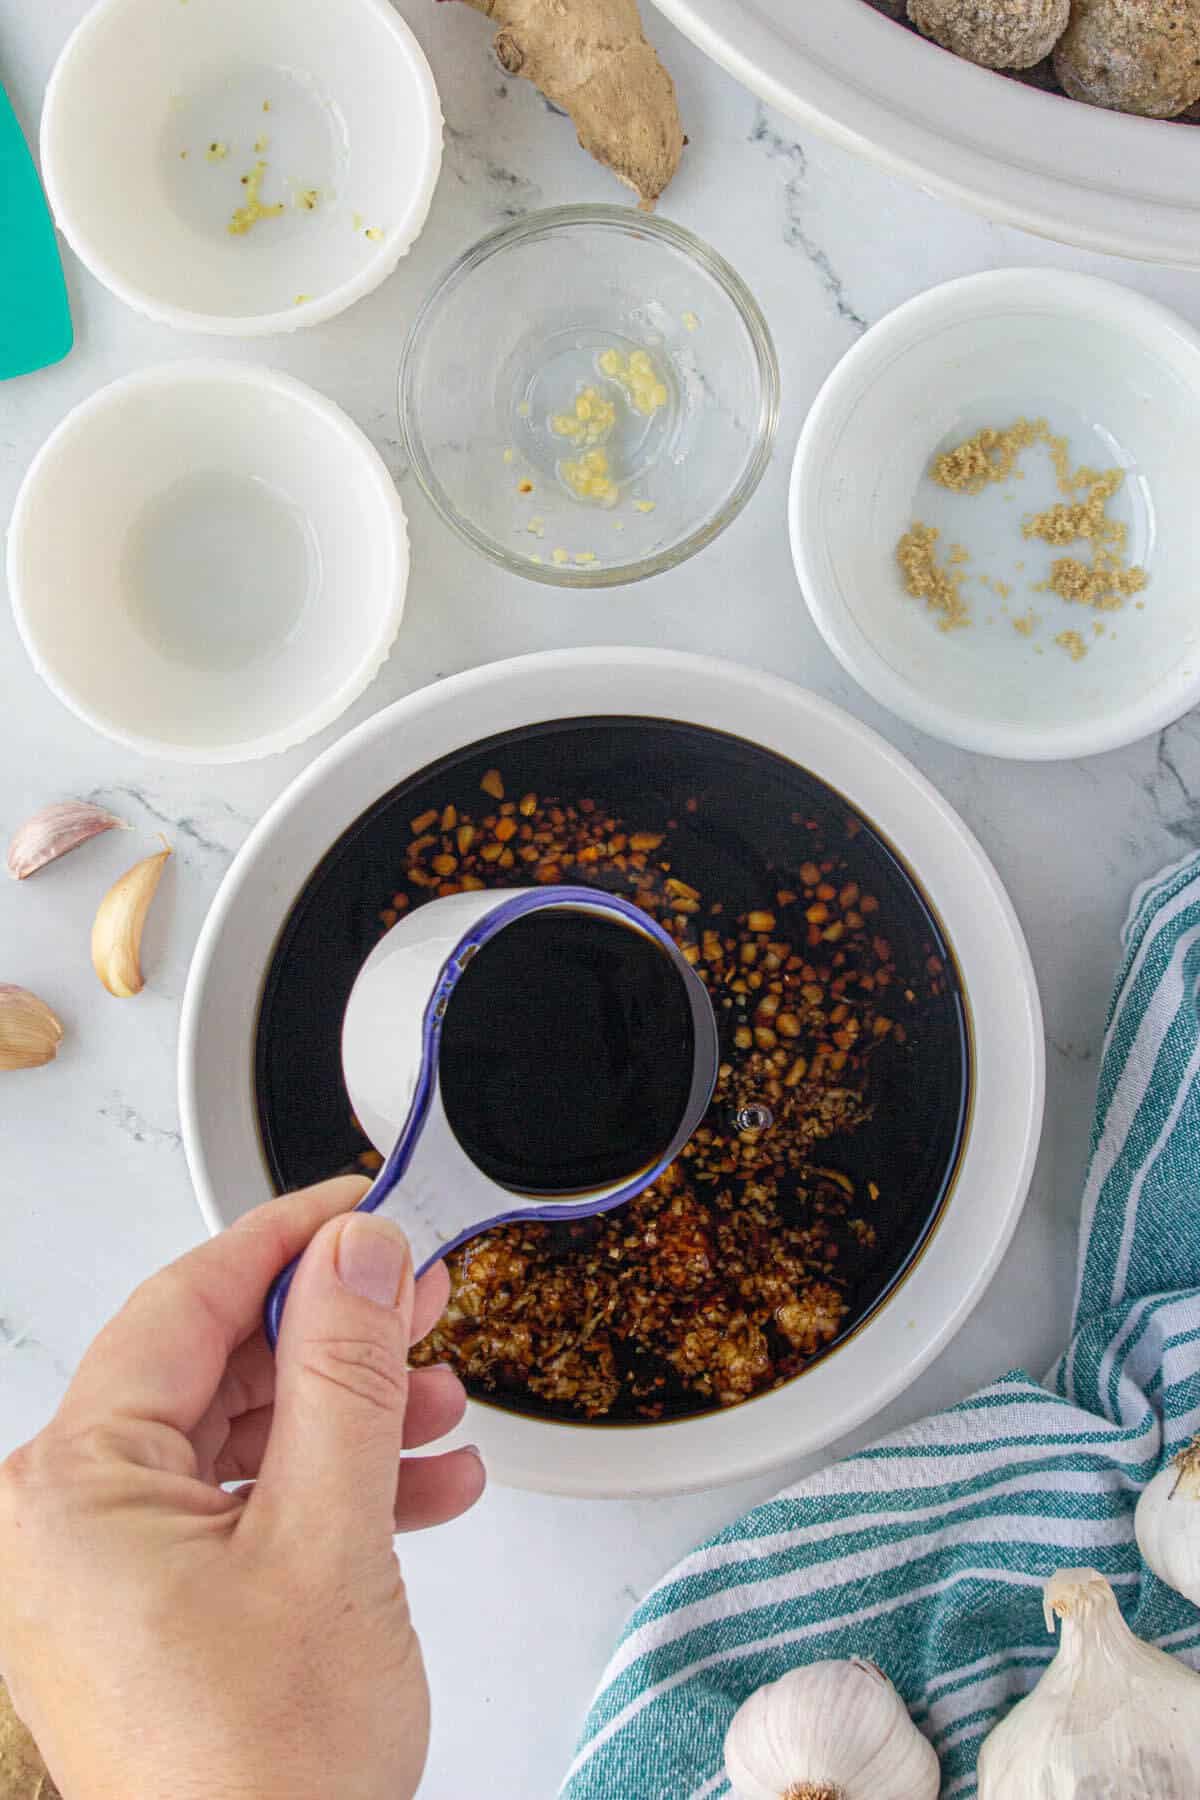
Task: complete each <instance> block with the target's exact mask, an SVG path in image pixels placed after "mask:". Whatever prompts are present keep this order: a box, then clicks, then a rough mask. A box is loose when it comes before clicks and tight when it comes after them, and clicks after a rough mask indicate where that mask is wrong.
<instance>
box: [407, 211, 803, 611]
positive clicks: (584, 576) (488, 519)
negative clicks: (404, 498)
mask: <svg viewBox="0 0 1200 1800" xmlns="http://www.w3.org/2000/svg"><path fill="white" fill-rule="evenodd" d="M610 413H611V416H610ZM778 420H779V365H778V363H777V361H776V357H775V349H774V345H773V344H772V342H771V335H770V332H769V331H768V329H767V324H766V320H765V319H764V318H763V316H762V313H761V312H760V311H759V308H758V306H757V304H756V303H755V301H754V299H753V297H752V296H751V294H750V293H749V291H748V290H747V288H746V287H745V285H744V283H743V282H742V281H741V279H740V278H739V277H738V276H737V275H736V274H735V273H734V271H733V269H731V268H730V266H729V264H728V263H727V262H725V261H724V260H723V259H722V258H721V257H719V256H718V255H717V254H716V252H715V251H713V250H710V249H709V247H708V245H707V244H704V243H702V242H701V241H700V239H699V238H697V237H693V235H692V234H691V232H689V231H685V230H683V229H682V227H681V226H679V225H672V224H669V223H668V222H667V221H666V220H662V219H648V218H644V217H643V216H642V215H641V214H639V213H635V212H632V211H630V210H628V209H626V208H623V207H618V206H565V207H558V208H555V209H553V210H550V211H547V212H540V213H534V214H533V215H532V216H530V217H529V218H526V219H522V220H520V221H519V222H518V223H517V224H515V225H511V226H506V227H505V229H504V230H502V231H498V232H495V233H493V234H492V235H491V236H490V237H486V238H484V239H482V241H481V242H480V243H478V244H476V245H475V246H474V247H473V248H472V249H470V250H468V251H467V253H466V254H465V256H463V257H461V258H460V260H459V261H458V262H456V263H455V264H454V266H453V267H452V268H451V269H449V270H448V271H447V273H446V274H445V275H444V276H443V277H442V279H441V280H440V281H439V282H438V284H437V285H436V287H435V288H434V289H433V291H432V292H431V293H430V294H429V296H428V297H427V299H426V300H425V302H424V304H423V305H422V307H421V309H420V311H419V312H418V314H417V316H416V319H415V320H414V322H413V326H412V329H411V331H410V332H409V335H408V340H407V342H406V343H405V346H404V351H403V355H402V357H401V362H400V429H401V433H402V436H403V442H404V448H405V452H406V454H407V456H408V458H409V461H410V462H411V464H412V467H413V469H414V470H415V471H416V474H417V479H418V480H419V481H420V483H421V486H422V487H423V488H424V490H425V492H426V494H427V495H428V496H429V498H430V500H432V502H433V504H434V505H435V506H436V507H437V509H438V511H439V512H440V513H441V514H442V517H443V518H444V519H446V520H447V521H448V523H449V524H451V525H452V526H453V527H454V529H455V530H456V531H457V532H459V533H460V534H461V535H462V536H463V537H464V538H466V539H467V541H468V543H471V544H473V545H474V546H475V548H476V549H477V550H480V551H482V553H483V554H484V555H485V556H488V557H490V558H491V559H492V561H493V562H497V563H500V564H501V566H502V567H504V568H506V569H509V570H511V571H512V572H513V573H514V574H517V575H525V576H528V577H529V578H530V580H533V581H544V582H549V583H552V584H554V585H557V586H561V587H577V588H585V587H616V586H618V585H620V584H621V583H624V582H631V581H641V580H643V579H644V578H645V577H646V576H648V575H657V574H658V573H659V572H660V571H661V570H663V569H670V568H673V567H674V566H675V565H676V564H677V563H681V562H683V561H684V560H685V559H686V558H687V557H689V556H691V555H692V554H693V553H694V552H695V551H697V550H700V549H702V548H703V547H704V545H705V544H708V543H711V541H712V539H713V538H715V537H716V536H717V534H718V532H720V531H723V530H724V529H725V527H726V525H728V524H729V523H730V521H731V520H732V519H735V518H736V517H737V515H738V513H739V512H740V511H741V509H742V507H743V506H744V505H745V504H746V502H747V500H748V499H749V498H750V496H751V494H752V493H753V492H754V490H755V488H756V487H757V486H758V483H759V480H760V479H761V477H762V474H763V471H764V469H765V468H766V466H767V462H768V460H769V458H770V455H771V447H772V444H773V443H774V439H775V430H776V426H777V424H778ZM597 453H598V454H597ZM580 487H582V488H583V489H584V493H583V495H582V497H581V496H580V495H579V493H578V492H577V490H578V489H579V488H580Z"/></svg>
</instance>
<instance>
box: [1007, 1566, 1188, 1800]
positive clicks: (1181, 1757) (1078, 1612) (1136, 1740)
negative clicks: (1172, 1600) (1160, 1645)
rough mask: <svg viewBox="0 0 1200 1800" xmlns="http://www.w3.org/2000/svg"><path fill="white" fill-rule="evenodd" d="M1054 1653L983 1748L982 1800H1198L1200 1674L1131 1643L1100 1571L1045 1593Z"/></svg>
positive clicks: (1067, 1577) (1068, 1574)
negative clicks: (1056, 1640)
mask: <svg viewBox="0 0 1200 1800" xmlns="http://www.w3.org/2000/svg"><path fill="white" fill-rule="evenodd" d="M1045 1608H1046V1625H1047V1628H1048V1629H1049V1630H1051V1631H1053V1630H1054V1619H1055V1616H1056V1615H1057V1617H1058V1618H1060V1619H1061V1620H1062V1641H1061V1642H1060V1644H1059V1647H1058V1654H1057V1656H1056V1657H1055V1658H1054V1661H1053V1662H1052V1663H1051V1664H1050V1667H1049V1668H1048V1669H1047V1670H1046V1673H1045V1674H1044V1675H1043V1676H1042V1679H1041V1680H1040V1681H1039V1682H1038V1684H1037V1686H1036V1688H1034V1690H1033V1692H1032V1694H1027V1695H1026V1697H1025V1699H1024V1700H1021V1701H1019V1702H1018V1704H1017V1705H1016V1706H1014V1707H1013V1710H1012V1711H1011V1712H1010V1713H1009V1715H1008V1717H1007V1718H1006V1719H1002V1720H1001V1722H1000V1724H999V1725H997V1726H996V1728H995V1730H994V1731H992V1732H991V1733H990V1734H989V1736H988V1737H987V1738H986V1740H985V1741H984V1745H983V1748H982V1750H981V1751H980V1752H979V1763H978V1768H977V1775H978V1780H979V1800H1101V1797H1102V1796H1108V1795H1111V1796H1113V1800H1118V1797H1119V1800H1195V1796H1196V1795H1197V1794H1200V1675H1195V1674H1193V1672H1192V1670H1191V1669H1189V1668H1188V1667H1187V1666H1186V1665H1185V1664H1184V1663H1181V1662H1177V1661H1176V1660H1175V1658H1174V1657H1172V1656H1167V1655H1165V1654H1164V1652H1163V1651H1161V1650H1156V1649H1155V1648H1154V1646H1153V1644H1144V1643H1143V1642H1142V1640H1141V1639H1140V1638H1136V1637H1134V1635H1133V1633H1132V1631H1130V1629H1129V1627H1128V1625H1126V1623H1125V1621H1124V1619H1123V1618H1122V1617H1121V1614H1120V1611H1119V1610H1118V1607H1117V1599H1116V1595H1115V1594H1114V1593H1113V1591H1112V1589H1111V1587H1109V1585H1108V1583H1107V1581H1106V1580H1105V1579H1104V1577H1103V1575H1098V1574H1097V1573H1096V1571H1095V1569H1060V1570H1059V1572H1058V1574H1057V1575H1055V1576H1054V1577H1053V1578H1052V1579H1051V1580H1050V1581H1048V1582H1047V1583H1046V1590H1045Z"/></svg>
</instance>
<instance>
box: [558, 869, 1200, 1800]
mask: <svg viewBox="0 0 1200 1800" xmlns="http://www.w3.org/2000/svg"><path fill="white" fill-rule="evenodd" d="M1122 944H1123V948H1124V958H1123V961H1122V965H1121V970H1120V974H1119V978H1118V981H1117V990H1116V996H1115V998H1114V1001H1113V1005H1112V1008H1111V1011H1110V1014H1109V1020H1108V1025H1107V1030H1106V1035H1105V1043H1104V1054H1103V1059H1102V1063H1101V1068H1100V1085H1099V1094H1098V1097H1097V1102H1096V1123H1095V1128H1094V1131H1093V1137H1092V1152H1091V1162H1090V1166H1089V1170H1088V1177H1087V1184H1086V1187H1085V1189H1084V1196H1083V1217H1082V1224H1081V1237H1080V1246H1081V1247H1080V1267H1079V1282H1078V1289H1077V1295H1076V1308H1075V1317H1074V1320H1073V1325H1072V1337H1071V1342H1070V1344H1069V1346H1068V1348H1067V1349H1066V1351H1065V1354H1064V1355H1063V1357H1062V1358H1061V1360H1060V1361H1059V1362H1058V1363H1057V1364H1056V1365H1055V1367H1054V1368H1053V1369H1052V1370H1051V1372H1050V1374H1049V1376H1048V1377H1047V1379H1046V1381H1045V1382H1044V1383H1040V1382H1037V1381H1034V1380H1031V1378H1030V1377H1029V1376H1028V1375H1026V1374H1024V1373H1022V1372H1021V1371H1016V1372H1014V1373H1011V1374H1008V1375H1005V1376H1003V1377H1002V1378H1001V1379H1000V1380H999V1381H997V1382H995V1383H994V1384H993V1386H991V1387H989V1388H986V1389H984V1391H983V1392H982V1393H979V1394H976V1395H974V1396H973V1398H971V1399H970V1400H966V1401H964V1402H963V1403H962V1405H960V1406H957V1407H955V1408H954V1409H953V1410H952V1411H951V1412H947V1413H943V1414H942V1415H941V1416H939V1417H937V1418H932V1419H926V1420H924V1421H923V1422H922V1423H921V1424H919V1425H915V1426H913V1427H912V1428H911V1429H910V1430H908V1431H904V1432H900V1433H898V1434H897V1435H896V1436H894V1437H891V1438H888V1439H886V1440H884V1441H883V1442H882V1443H880V1444H877V1445H876V1446H875V1447H874V1448H872V1449H869V1450H864V1451H863V1452H862V1453H861V1454H859V1455H858V1456H854V1457H851V1458H849V1459H848V1460H847V1461H846V1462H843V1463H839V1464H838V1465H836V1466H835V1467H833V1468H830V1469H828V1470H826V1471H825V1472H824V1473H823V1474H821V1475H819V1476H816V1477H815V1478H813V1479H812V1480H809V1481H804V1482H801V1483H800V1484H799V1485H798V1486H796V1487H794V1488H790V1489H788V1490H787V1491H786V1492H784V1493H782V1494H780V1495H779V1496H778V1497H777V1498H776V1499H774V1500H771V1501H769V1502H768V1503H767V1504H766V1505H765V1506H760V1507H758V1508H757V1509H756V1510H755V1511H753V1512H751V1513H750V1514H748V1515H747V1516H746V1517H745V1518H743V1519H739V1520H738V1522H737V1524H735V1525H732V1526H731V1527H730V1528H729V1529H728V1530H727V1531H725V1532H723V1533H722V1534H721V1536H720V1537H718V1538H716V1539H714V1540H713V1542H712V1543H710V1544H707V1545H705V1546H704V1547H703V1548H702V1549H700V1550H697V1551H696V1552H695V1553H694V1555H692V1556H690V1557H688V1558H687V1559H686V1560H685V1561H684V1562H682V1563H681V1564H680V1565H679V1566H678V1567H677V1568H676V1569H674V1570H673V1571H672V1572H671V1574H670V1575H668V1576H667V1578H666V1580H665V1581H663V1582H661V1583H660V1584H659V1586H658V1587H657V1588H655V1589H654V1590H653V1592H652V1593H651V1594H650V1595H649V1596H648V1597H647V1599H646V1600H645V1601H644V1602H643V1604H642V1605H641V1606H640V1607H639V1609H638V1611H637V1612H636V1613H635V1614H634V1616H633V1618H632V1619H631V1620H630V1622H629V1625H628V1627H627V1629H626V1632H625V1635H624V1637H623V1639H622V1641H621V1643H620V1644H619V1646H618V1648H617V1651H616V1654H615V1655H614V1657H613V1659H612V1662H611V1663H610V1664H609V1667H608V1670H607V1671H606V1673H605V1676H604V1681H603V1684H602V1686H601V1689H600V1692H599V1694H598V1696H597V1698H596V1700H595V1702H594V1704H593V1706H592V1710H591V1713H590V1715H589V1717H588V1720H587V1724H586V1727H585V1729H584V1733H583V1737H582V1740H581V1744H580V1749H579V1753H578V1755H577V1757H576V1759H575V1762H574V1764H573V1765H572V1768H571V1770H570V1772H569V1774H568V1776H567V1779H566V1783H565V1785H564V1788H563V1795H564V1797H565V1800H709V1797H710V1796H711V1797H712V1800H718V1797H719V1796H727V1795H729V1794H730V1793H731V1789H730V1787H729V1784H728V1783H727V1781H726V1780H725V1777H724V1774H723V1772H722V1766H721V1744H722V1740H723V1738H724V1735H725V1728H726V1726H727V1725H728V1723H729V1721H730V1719H731V1718H732V1716H733V1713H734V1711H735V1709H736V1708H737V1706H738V1705H739V1703H740V1702H741V1701H742V1700H743V1699H744V1698H745V1697H746V1695H747V1694H749V1693H751V1692H752V1691H753V1689H755V1688H756V1687H758V1686H759V1685H760V1684H761V1683H762V1682H765V1681H771V1680H773V1679H774V1678H775V1677H776V1676H778V1675H781V1674H782V1673H783V1672H784V1671H785V1670H786V1669H788V1668H791V1667H793V1666H795V1665H796V1664H797V1663H804V1662H812V1661H815V1660H816V1659H817V1658H819V1657H837V1656H848V1655H851V1654H857V1655H862V1656H868V1657H870V1658H872V1659H873V1660H874V1661H875V1662H877V1663H879V1664H880V1666H881V1667H882V1668H884V1669H886V1670H887V1672H888V1674H889V1675H890V1676H891V1677H892V1679H893V1681H895V1683H896V1685H897V1687H898V1688H899V1689H900V1691H901V1693H902V1694H903V1695H904V1697H905V1699H906V1700H907V1701H908V1704H909V1706H910V1708H911V1710H912V1714H913V1717H914V1719H915V1720H916V1721H917V1723H918V1724H919V1725H920V1726H921V1728H922V1730H923V1731H925V1733H926V1734H927V1735H928V1737H929V1738H930V1740H931V1741H932V1743H933V1744H934V1746H935V1748H936V1749H937V1751H938V1754H939V1756H940V1758H941V1763H942V1794H943V1796H955V1797H956V1800H957V1796H960V1795H962V1796H967V1795H970V1794H973V1793H974V1792H975V1791H976V1784H975V1774H974V1770H975V1759H976V1754H977V1752H978V1749H979V1745H980V1742H981V1740H982V1739H983V1737H984V1736H985V1735H986V1733H987V1732H988V1731H989V1730H990V1728H991V1727H992V1725H994V1724H995V1722H996V1720H997V1719H999V1718H1000V1717H1001V1716H1002V1715H1003V1714H1004V1712H1005V1711H1006V1710H1007V1709H1008V1708H1009V1707H1010V1706H1011V1705H1012V1704H1013V1703H1014V1702H1015V1701H1016V1700H1017V1699H1019V1698H1020V1697H1021V1695H1023V1694H1025V1693H1026V1692H1028V1690H1029V1689H1030V1688H1031V1687H1032V1686H1033V1685H1034V1684H1035V1682H1036V1681H1037V1679H1038V1677H1039V1675H1040V1674H1041V1672H1042V1670H1043V1669H1044V1668H1045V1666H1046V1664H1047V1663H1048V1662H1049V1661H1050V1659H1051V1657H1052V1656H1053V1654H1054V1649H1055V1645H1054V1641H1053V1640H1052V1639H1051V1638H1049V1637H1048V1636H1047V1634H1046V1629H1045V1625H1044V1623H1043V1620H1042V1605H1041V1585H1042V1583H1043V1581H1044V1580H1045V1579H1046V1578H1047V1576H1049V1575H1050V1574H1052V1573H1053V1571H1054V1570H1055V1569H1057V1568H1060V1567H1063V1566H1067V1565H1071V1564H1080V1563H1086V1564H1091V1565H1092V1566H1093V1567H1095V1568H1097V1569H1100V1570H1101V1571H1102V1572H1103V1573H1104V1574H1105V1575H1107V1576H1108V1578H1109V1580H1110V1581H1111V1582H1112V1583H1113V1586H1114V1587H1115V1589H1116V1591H1117V1594H1118V1596H1119V1598H1120V1601H1121V1606H1122V1609H1123V1611H1124V1612H1125V1614H1126V1616H1127V1618H1128V1619H1129V1621H1130V1623H1131V1624H1132V1625H1133V1627H1134V1629H1135V1630H1136V1631H1137V1632H1138V1633H1139V1634H1140V1635H1141V1636H1142V1637H1145V1638H1150V1639H1152V1640H1153V1641H1154V1642H1155V1643H1157V1644H1159V1645H1160V1646H1162V1647H1163V1648H1164V1649H1169V1650H1172V1651H1174V1652H1175V1653H1177V1654H1178V1655H1180V1656H1181V1657H1183V1659H1184V1660H1185V1661H1187V1662H1188V1663H1189V1664H1190V1665H1191V1666H1192V1667H1193V1668H1200V1611H1198V1610H1197V1608H1196V1607H1194V1606H1192V1605H1191V1604H1190V1603H1189V1602H1188V1601H1185V1600H1183V1599H1182V1598H1180V1596H1179V1595H1177V1594H1174V1593H1173V1592H1172V1591H1171V1590H1170V1589H1169V1588H1167V1587H1165V1586H1164V1585H1163V1584H1162V1583H1161V1582H1159V1581H1157V1580H1156V1579H1155V1578H1154V1577H1153V1576H1152V1575H1150V1574H1149V1573H1148V1571H1145V1570H1144V1569H1143V1568H1142V1565H1141V1563H1140V1561H1139V1558H1138V1552H1137V1546H1136V1544H1135V1542H1134V1537H1133V1510H1134V1507H1135V1505H1136V1503H1137V1498H1138V1495H1139V1493H1140V1491H1141V1489H1142V1487H1143V1486H1144V1484H1145V1483H1146V1482H1147V1481H1148V1480H1149V1478H1150V1477H1151V1476H1152V1475H1153V1474H1154V1472H1155V1471H1156V1470H1157V1469H1158V1468H1160V1467H1161V1466H1162V1464H1163V1462H1164V1460H1165V1459H1166V1457H1167V1456H1169V1455H1171V1454H1173V1452H1174V1451H1175V1450H1177V1449H1178V1448H1179V1447H1180V1446H1181V1445H1183V1444H1184V1443H1185V1442H1187V1441H1188V1440H1189V1439H1190V1438H1191V1437H1192V1436H1193V1435H1195V1434H1196V1433H1197V1432H1200V1082H1198V1081H1197V1075H1198V1074H1200V1003H1198V984H1200V857H1189V858H1188V859H1187V860H1186V861H1185V862H1183V863H1180V864H1178V865H1177V866H1176V867H1175V868H1172V869H1168V870H1166V871H1165V872H1164V873H1163V874H1162V875H1160V876H1158V877H1157V878H1156V879H1155V880H1154V881H1151V882H1148V883H1146V885H1145V886H1144V887H1142V888H1139V890H1138V891H1137V893H1136V894H1135V895H1134V897H1133V903H1132V906H1131V909H1130V914H1129V919H1128V921H1127V923H1126V926H1125V930H1124V932H1123V934H1122Z"/></svg>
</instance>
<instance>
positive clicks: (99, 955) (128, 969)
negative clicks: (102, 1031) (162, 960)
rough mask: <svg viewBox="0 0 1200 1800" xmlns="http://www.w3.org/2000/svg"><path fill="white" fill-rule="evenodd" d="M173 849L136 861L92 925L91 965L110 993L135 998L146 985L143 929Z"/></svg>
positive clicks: (111, 891)
mask: <svg viewBox="0 0 1200 1800" xmlns="http://www.w3.org/2000/svg"><path fill="white" fill-rule="evenodd" d="M170 854H171V852H170V849H169V848H168V849H166V850H160V851H159V852H158V854H157V855H156V856H147V857H146V858H145V859H144V860H143V861H142V862H139V863H135V864H134V865H133V867H132V869H128V870H127V871H126V872H125V874H124V875H122V877H121V879H120V880H119V881H117V882H114V883H113V885H112V887H110V888H109V890H108V892H107V894H105V896H104V898H103V900H102V901H101V902H100V910H99V911H98V912H97V914H96V918H95V923H94V924H93V926H92V966H93V968H94V969H95V971H96V973H97V975H98V976H99V977H100V979H101V981H102V982H103V983H104V986H105V987H106V988H107V989H108V991H109V993H110V994H115V995H116V997H117V999H118V1000H129V999H132V997H133V995H134V994H140V993H141V991H142V988H143V987H144V986H145V980H144V977H143V975H142V964H141V947H142V929H143V927H144V926H145V923H146V914H147V913H148V912H149V910H150V902H151V900H153V898H154V893H155V889H156V888H157V887H158V884H159V882H160V880H161V879H162V872H163V869H164V868H165V866H166V861H167V858H168V856H170Z"/></svg>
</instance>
